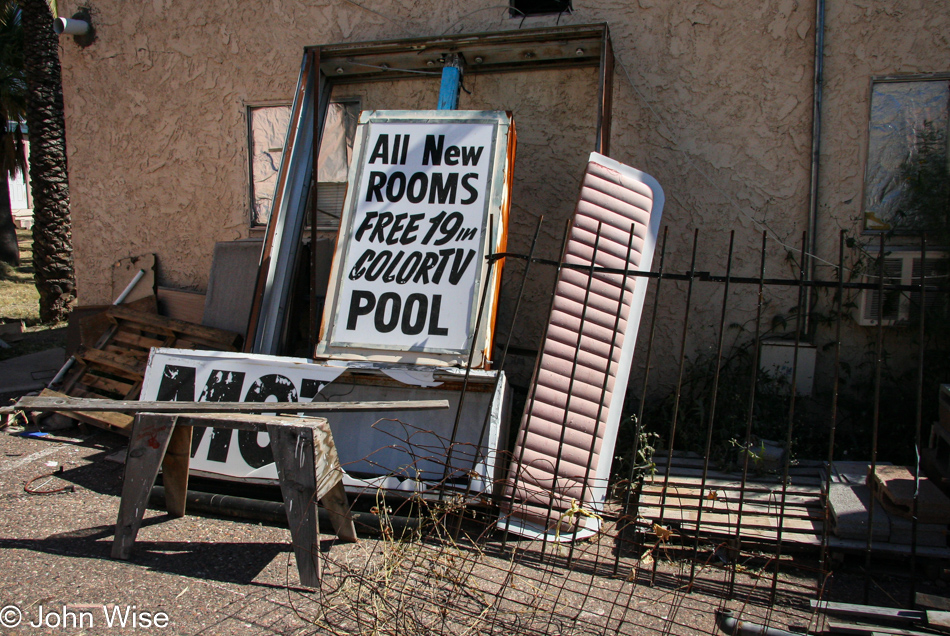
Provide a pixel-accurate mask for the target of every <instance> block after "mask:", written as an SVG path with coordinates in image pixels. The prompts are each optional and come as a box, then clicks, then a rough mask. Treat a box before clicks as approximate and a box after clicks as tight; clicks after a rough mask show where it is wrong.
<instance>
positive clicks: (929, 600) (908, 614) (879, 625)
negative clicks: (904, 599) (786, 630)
mask: <svg viewBox="0 0 950 636" xmlns="http://www.w3.org/2000/svg"><path fill="white" fill-rule="evenodd" d="M915 602H916V605H917V607H919V608H921V609H918V610H913V609H896V608H891V607H878V606H875V605H855V604H852V603H829V602H828V601H814V600H813V601H812V602H811V607H812V609H813V610H815V611H817V612H818V613H819V614H823V615H824V616H825V623H824V624H825V629H824V630H823V631H821V632H820V633H822V634H829V635H830V634H853V635H854V636H876V635H877V634H882V635H883V634H887V635H888V636H890V635H894V636H897V635H900V636H928V635H933V634H935V633H938V634H941V633H942V634H945V633H948V632H950V611H947V610H948V609H950V600H948V599H945V598H941V597H935V596H930V595H929V594H917V596H916V599H915ZM924 630H926V631H924Z"/></svg>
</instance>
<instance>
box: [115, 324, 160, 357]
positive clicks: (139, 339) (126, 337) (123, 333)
mask: <svg viewBox="0 0 950 636" xmlns="http://www.w3.org/2000/svg"><path fill="white" fill-rule="evenodd" d="M113 342H121V343H122V344H124V345H129V346H132V347H141V348H142V349H144V350H145V353H146V355H148V352H149V350H150V349H151V348H152V347H163V346H165V341H164V340H159V339H157V338H148V337H146V336H142V335H139V334H136V333H133V332H131V331H127V330H125V329H119V330H118V331H117V332H116V334H115V336H113Z"/></svg>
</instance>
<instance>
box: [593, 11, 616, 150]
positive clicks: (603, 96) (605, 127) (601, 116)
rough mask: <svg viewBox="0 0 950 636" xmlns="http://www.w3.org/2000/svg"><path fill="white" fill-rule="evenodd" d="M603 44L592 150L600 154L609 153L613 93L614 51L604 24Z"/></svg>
mask: <svg viewBox="0 0 950 636" xmlns="http://www.w3.org/2000/svg"><path fill="white" fill-rule="evenodd" d="M603 38H604V39H603V44H601V48H600V69H599V70H600V77H599V82H598V87H597V106H598V110H597V142H596V145H595V148H594V150H596V151H597V152H599V153H600V154H602V155H609V154H610V125H611V113H612V109H613V97H614V95H613V93H614V51H613V47H612V46H611V44H610V31H609V30H608V29H607V27H606V25H605V26H604V36H603Z"/></svg>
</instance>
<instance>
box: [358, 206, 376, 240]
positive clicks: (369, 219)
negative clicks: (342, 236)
mask: <svg viewBox="0 0 950 636" xmlns="http://www.w3.org/2000/svg"><path fill="white" fill-rule="evenodd" d="M378 215H379V212H367V213H366V216H364V217H363V221H362V222H361V223H360V226H359V227H358V228H357V229H356V240H357V241H358V240H360V239H361V238H362V237H363V232H365V231H366V230H368V229H369V228H370V227H372V225H373V219H374V218H376V217H377V216H378Z"/></svg>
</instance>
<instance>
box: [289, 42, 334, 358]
mask: <svg viewBox="0 0 950 636" xmlns="http://www.w3.org/2000/svg"><path fill="white" fill-rule="evenodd" d="M308 55H310V56H311V57H312V58H313V63H312V65H311V67H310V76H311V81H312V82H313V85H314V87H316V89H317V108H316V111H315V113H314V114H316V113H322V114H321V116H319V117H316V116H315V117H314V118H313V140H314V144H313V152H312V159H311V161H312V166H313V167H312V168H311V171H310V333H309V334H308V341H307V345H308V350H309V351H310V355H311V356H312V355H313V352H314V351H316V350H317V342H318V341H319V339H320V334H319V331H320V325H319V324H318V320H317V295H316V294H315V293H314V290H315V289H316V288H317V216H318V214H319V211H318V209H317V194H318V192H317V190H318V188H319V185H318V184H317V182H318V181H319V180H320V179H319V177H318V174H317V169H318V164H319V159H320V140H321V138H322V137H323V125H324V123H325V122H326V112H328V111H325V110H324V108H327V109H329V103H327V104H326V106H324V104H322V103H321V102H322V101H324V100H322V99H321V97H323V91H322V90H320V87H321V85H322V84H324V83H325V82H326V79H325V76H324V75H323V73H321V72H320V49H316V50H314V51H310V52H308ZM327 97H329V94H328V95H327ZM326 101H327V102H329V99H328V100H326ZM284 332H285V334H286V329H285V330H284ZM285 337H286V336H285Z"/></svg>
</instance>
